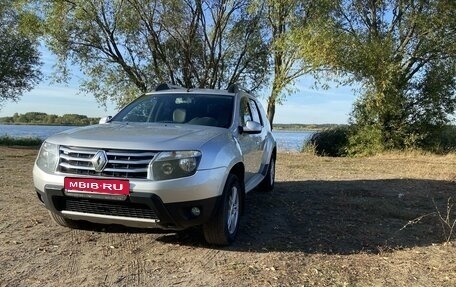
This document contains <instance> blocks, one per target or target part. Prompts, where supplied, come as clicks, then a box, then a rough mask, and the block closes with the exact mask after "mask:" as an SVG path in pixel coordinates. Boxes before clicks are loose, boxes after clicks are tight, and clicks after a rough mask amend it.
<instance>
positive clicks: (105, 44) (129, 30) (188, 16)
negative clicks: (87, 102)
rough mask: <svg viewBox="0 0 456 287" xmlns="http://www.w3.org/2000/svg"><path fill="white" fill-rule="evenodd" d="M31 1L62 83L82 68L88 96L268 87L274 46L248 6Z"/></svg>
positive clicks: (154, 0) (153, 0)
mask: <svg viewBox="0 0 456 287" xmlns="http://www.w3.org/2000/svg"><path fill="white" fill-rule="evenodd" d="M23 2H24V4H23V6H22V8H23V10H24V11H25V12H27V13H28V14H29V15H30V13H33V12H34V15H35V19H38V20H39V23H40V24H39V25H38V26H39V27H41V29H40V31H38V32H35V34H40V35H43V39H45V40H46V44H47V46H48V47H49V48H50V49H51V50H52V51H53V52H54V53H55V54H56V55H57V56H58V59H59V62H58V63H57V67H58V68H59V69H58V71H57V74H56V75H57V77H58V78H59V79H61V80H67V79H68V77H69V76H70V75H69V74H68V70H67V65H68V64H72V65H78V66H79V67H80V68H81V70H82V72H83V73H84V75H85V79H84V80H83V82H82V85H81V89H82V91H83V92H86V93H90V94H93V95H95V97H96V98H97V100H98V101H99V102H100V103H101V104H103V103H106V102H107V101H114V102H116V103H117V104H118V106H123V105H124V104H125V103H127V102H129V101H130V100H132V98H134V97H136V96H137V95H138V94H140V93H143V92H146V91H150V90H152V89H153V88H155V86H156V85H157V84H159V83H163V82H169V83H172V84H178V85H181V86H185V87H206V88H225V87H227V86H228V84H230V83H234V82H237V83H239V84H242V85H244V86H246V87H247V88H249V89H251V90H255V89H258V88H260V87H262V86H264V84H265V83H266V81H267V75H268V58H267V57H268V46H267V43H266V42H265V40H264V39H263V37H262V35H261V29H259V14H258V13H260V12H253V11H252V12H248V11H247V10H248V6H249V5H248V4H249V3H250V1H248V0H235V1H193V0H190V1H184V0H171V1H161V0H131V1H110V0H109V1H108V0H102V1H99V0H96V1H95V0H75V1H55V0H35V1H31V2H30V1H28V3H27V1H23ZM29 18H32V17H30V16H29ZM29 32H30V33H32V31H29Z"/></svg>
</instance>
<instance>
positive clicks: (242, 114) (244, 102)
mask: <svg viewBox="0 0 456 287" xmlns="http://www.w3.org/2000/svg"><path fill="white" fill-rule="evenodd" d="M239 118H240V119H241V125H242V126H245V123H246V122H247V121H251V120H252V113H251V111H250V107H249V99H248V98H247V97H243V98H242V99H241V110H240V111H239Z"/></svg>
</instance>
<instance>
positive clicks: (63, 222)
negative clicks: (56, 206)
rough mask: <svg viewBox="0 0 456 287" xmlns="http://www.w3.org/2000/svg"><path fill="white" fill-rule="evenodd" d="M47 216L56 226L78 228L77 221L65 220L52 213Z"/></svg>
mask: <svg viewBox="0 0 456 287" xmlns="http://www.w3.org/2000/svg"><path fill="white" fill-rule="evenodd" d="M49 215H51V218H52V219H53V220H54V222H55V223H57V224H58V225H61V226H65V227H69V228H79V227H80V223H79V221H78V220H72V219H68V218H65V217H63V216H60V215H58V214H57V213H55V212H52V211H49Z"/></svg>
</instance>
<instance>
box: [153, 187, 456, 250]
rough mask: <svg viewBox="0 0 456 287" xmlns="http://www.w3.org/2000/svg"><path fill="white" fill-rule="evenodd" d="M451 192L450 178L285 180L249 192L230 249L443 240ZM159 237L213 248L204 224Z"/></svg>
mask: <svg viewBox="0 0 456 287" xmlns="http://www.w3.org/2000/svg"><path fill="white" fill-rule="evenodd" d="M450 197H452V198H454V199H456V189H455V184H454V183H453V182H449V181H435V180H416V179H386V180H356V181H297V182H277V183H276V188H275V190H274V191H273V192H271V193H264V192H261V191H256V192H252V193H250V194H249V195H248V196H247V200H246V206H247V208H246V211H245V214H244V216H243V217H242V219H241V220H242V223H241V227H240V232H239V236H238V238H237V240H236V242H235V243H234V244H233V245H232V246H229V247H225V248H223V249H224V250H233V251H246V252H252V251H253V252H255V251H256V252H270V251H284V252H305V253H326V254H354V253H359V252H367V253H379V252H385V251H391V250H397V249H401V248H408V247H415V246H427V245H431V244H433V243H442V242H445V240H446V237H445V235H448V233H446V234H445V231H444V229H443V227H442V224H441V223H442V221H441V220H440V219H439V217H438V215H437V210H438V211H440V212H441V213H442V216H443V217H445V216H446V213H447V203H448V198H450ZM455 209H456V207H454V208H453V209H452V210H451V212H450V219H452V220H453V221H454V220H455V219H454V218H456V210H455ZM455 233H456V231H455ZM454 237H456V234H454ZM157 240H159V241H162V242H165V243H173V244H182V245H192V246H195V245H196V246H202V247H208V248H211V246H209V245H205V244H204V243H203V242H204V239H203V237H202V235H201V232H200V230H198V229H192V230H187V231H182V232H177V233H174V234H166V235H163V236H160V237H159V238H158V239H157Z"/></svg>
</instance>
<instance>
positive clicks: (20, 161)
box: [0, 147, 456, 286]
mask: <svg viewBox="0 0 456 287" xmlns="http://www.w3.org/2000/svg"><path fill="white" fill-rule="evenodd" d="M36 153H37V151H36V150H28V149H8V148H1V147H0V185H1V186H2V187H3V191H2V192H3V196H2V198H0V210H1V212H0V242H1V243H2V244H0V261H1V262H2V269H0V286H63V285H66V286H151V285H157V286H170V285H173V286H456V247H455V246H454V244H445V242H446V238H445V234H444V232H443V230H442V226H441V224H440V223H441V220H439V218H438V216H426V217H424V218H422V219H421V220H419V221H417V222H413V219H416V218H418V217H419V216H421V215H425V214H430V213H435V211H436V207H437V208H439V210H441V212H442V213H441V215H442V218H445V216H446V208H447V206H448V205H447V203H448V198H449V197H453V198H456V192H455V190H456V186H455V182H454V179H455V176H456V169H455V165H456V155H447V156H435V155H426V154H413V153H407V154H403V153H401V154H394V153H391V154H385V155H381V156H376V157H369V158H322V157H315V156H312V155H307V154H297V153H293V154H285V153H281V154H279V155H278V162H277V180H278V181H277V185H276V189H275V191H274V192H272V193H262V192H253V193H252V194H249V196H248V197H247V202H246V205H247V210H246V213H245V215H244V216H243V218H242V225H241V233H240V236H239V237H238V240H237V241H236V243H235V244H234V245H233V246H230V247H228V248H221V249H217V248H213V247H211V246H207V245H206V244H204V243H203V242H202V238H201V235H200V233H199V230H189V231H186V232H179V233H166V232H165V233H163V232H157V231H148V230H147V231H146V230H134V229H128V228H122V227H104V228H94V229H91V230H69V229H66V228H62V227H59V226H56V225H55V224H53V223H52V222H51V221H50V219H49V218H48V216H47V214H46V211H45V209H44V208H43V207H42V206H41V205H40V204H39V203H38V201H37V199H36V198H35V195H34V192H33V184H32V182H31V167H32V165H33V160H34V156H35V155H36ZM433 201H434V202H435V205H434V202H433ZM454 216H455V214H454V212H453V211H452V212H451V213H450V218H455V217H454ZM404 226H405V228H404ZM450 241H452V242H454V237H453V239H452V240H450Z"/></svg>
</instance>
